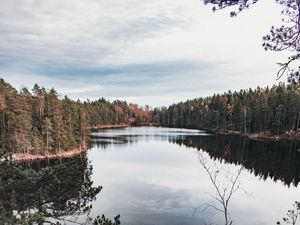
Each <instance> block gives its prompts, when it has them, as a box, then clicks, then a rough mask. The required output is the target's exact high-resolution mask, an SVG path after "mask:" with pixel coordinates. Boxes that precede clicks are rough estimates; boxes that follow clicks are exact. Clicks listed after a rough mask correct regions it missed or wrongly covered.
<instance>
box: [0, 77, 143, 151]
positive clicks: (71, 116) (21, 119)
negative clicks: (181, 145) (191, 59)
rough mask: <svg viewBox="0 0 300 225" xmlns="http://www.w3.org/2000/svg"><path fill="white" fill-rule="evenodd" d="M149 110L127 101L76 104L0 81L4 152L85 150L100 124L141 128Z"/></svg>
mask: <svg viewBox="0 0 300 225" xmlns="http://www.w3.org/2000/svg"><path fill="white" fill-rule="evenodd" d="M148 111H149V109H148V108H147V107H146V109H145V110H143V109H142V108H139V106H138V105H135V104H127V103H126V102H124V101H114V102H109V101H106V100H105V99H103V98H100V99H99V100H97V101H89V100H87V101H84V102H82V101H79V100H78V101H73V100H71V99H69V98H68V97H67V96H65V97H64V98H62V99H61V98H60V97H59V94H58V93H57V92H56V91H55V89H54V88H52V89H50V90H46V89H45V88H44V87H40V86H39V85H37V84H36V85H34V87H33V89H32V90H31V91H29V90H28V89H27V88H23V89H22V90H21V91H17V90H16V89H15V88H14V87H12V86H11V85H10V84H9V83H7V82H5V81H4V80H3V79H0V137H1V138H0V149H2V150H1V151H2V153H3V152H6V153H11V154H14V153H24V154H27V153H30V154H41V153H44V154H49V153H58V152H62V151H68V150H72V149H75V148H79V147H82V148H84V147H86V137H87V136H88V134H89V132H90V129H91V128H93V127H95V126H99V125H107V124H108V125H116V124H118V125H120V124H128V125H129V124H130V125H142V124H144V123H146V122H147V121H149V118H148V115H149V112H148Z"/></svg>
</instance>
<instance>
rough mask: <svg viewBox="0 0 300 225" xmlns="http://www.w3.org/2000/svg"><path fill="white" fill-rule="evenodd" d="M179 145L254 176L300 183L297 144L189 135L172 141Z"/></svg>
mask: <svg viewBox="0 0 300 225" xmlns="http://www.w3.org/2000/svg"><path fill="white" fill-rule="evenodd" d="M170 141H171V142H174V143H176V144H179V145H185V146H187V147H191V148H196V149H198V150H203V151H205V152H207V153H208V154H209V156H210V158H211V159H213V160H218V161H221V162H222V161H223V162H225V163H230V164H234V165H242V166H244V167H245V169H247V170H248V171H250V172H251V173H253V174H254V175H255V176H259V177H260V178H262V179H264V180H266V179H267V178H271V179H272V180H274V181H282V182H283V184H285V185H287V186H290V185H294V186H295V187H297V186H298V184H299V181H300V142H299V141H295V140H280V141H261V140H249V139H245V138H243V137H240V136H226V135H216V136H202V137H199V136H188V137H186V138H185V139H171V140H170Z"/></svg>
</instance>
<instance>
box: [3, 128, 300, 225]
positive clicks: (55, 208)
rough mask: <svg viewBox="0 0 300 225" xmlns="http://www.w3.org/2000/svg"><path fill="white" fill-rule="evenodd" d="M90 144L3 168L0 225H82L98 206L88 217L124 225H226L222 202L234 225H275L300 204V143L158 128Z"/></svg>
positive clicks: (100, 135) (106, 134) (113, 132)
mask: <svg viewBox="0 0 300 225" xmlns="http://www.w3.org/2000/svg"><path fill="white" fill-rule="evenodd" d="M90 139H91V141H90V150H89V151H88V152H87V155H83V156H81V157H74V158H72V159H61V160H56V161H50V162H42V161H40V162H34V163H29V164H28V163H25V164H23V165H19V166H18V167H13V166H11V165H9V164H1V168H0V177H1V186H0V224H1V219H3V218H10V217H12V215H16V214H17V212H24V211H26V212H36V211H41V212H43V213H44V214H45V213H46V215H48V216H49V220H50V221H53V222H54V221H55V220H54V219H51V217H53V218H57V217H60V218H65V219H68V220H77V221H78V222H82V221H83V220H84V219H85V217H84V216H76V215H77V214H82V213H84V212H85V207H86V206H90V205H92V209H91V213H90V216H93V217H94V216H96V215H102V214H105V216H106V217H109V218H113V217H114V216H116V215H118V214H120V215H121V224H123V225H205V224H217V225H224V224H225V217H224V215H225V214H224V212H221V211H223V210H224V208H222V204H220V201H219V200H220V196H221V197H222V196H224V199H225V200H226V199H228V207H226V209H228V214H229V215H228V216H229V219H228V220H232V221H233V224H236V225H253V224H254V225H255V224H257V225H258V224H259V225H269V224H270V225H272V224H276V223H277V221H279V220H280V221H282V218H283V217H284V216H285V215H286V213H287V211H288V210H289V209H292V207H293V203H294V202H295V201H299V200H300V191H299V188H298V185H299V180H300V143H299V142H298V141H291V140H290V141H287V140H286V141H283V140H281V141H258V140H248V139H245V138H243V137H238V136H235V137H234V136H224V135H210V134H207V133H205V132H204V131H199V130H191V129H175V128H159V127H130V128H122V129H103V130H98V131H96V132H93V133H92V134H91V138H90ZM29 169H30V170H29ZM97 186H102V190H101V192H100V193H98V192H99V189H97V188H96V187H97ZM218 191H219V193H220V194H221V195H218ZM228 196H230V197H229V198H227V197H228ZM88 209H89V208H88ZM1 216H2V217H3V216H5V217H3V218H1ZM6 224H9V223H6ZM65 224H74V223H70V222H68V221H65ZM282 224H285V223H282Z"/></svg>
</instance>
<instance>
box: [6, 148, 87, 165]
mask: <svg viewBox="0 0 300 225" xmlns="http://www.w3.org/2000/svg"><path fill="white" fill-rule="evenodd" d="M86 152H87V149H86V148H75V149H72V150H70V151H62V152H60V153H56V154H51V153H48V154H37V155H33V154H24V153H15V154H12V155H11V159H12V161H13V162H26V161H37V160H49V159H59V158H61V159H65V158H72V157H74V156H78V155H81V154H86Z"/></svg>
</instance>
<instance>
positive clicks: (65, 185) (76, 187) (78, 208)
mask: <svg viewBox="0 0 300 225" xmlns="http://www.w3.org/2000/svg"><path fill="white" fill-rule="evenodd" d="M91 175H92V167H91V166H90V165H89V164H88V163H87V159H86V158H83V159H82V158H73V159H68V160H66V161H65V162H63V163H59V164H56V165H53V166H47V167H43V168H31V169H27V168H26V167H23V166H20V165H18V166H17V165H14V164H12V163H11V162H10V161H6V162H3V163H2V164H0V180H1V182H0V224H4V225H6V224H7V225H10V224H18V225H23V224H24V225H25V224H26V225H28V224H61V223H60V222H64V221H65V218H66V217H67V218H70V219H69V221H72V218H73V216H78V215H87V216H88V215H89V212H90V210H91V209H92V202H93V201H94V200H95V199H96V196H97V195H98V193H99V192H100V191H101V189H102V187H100V186H98V187H93V182H92V180H91ZM95 221H97V222H98V224H107V225H110V224H111V225H115V224H120V223H119V217H116V218H115V222H114V223H113V222H111V221H110V220H109V219H106V218H105V217H102V218H96V219H95ZM75 222H76V221H75ZM101 222H102V223H101ZM62 224H64V223H62ZM75 224H76V223H75ZM96 224H97V223H96Z"/></svg>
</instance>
